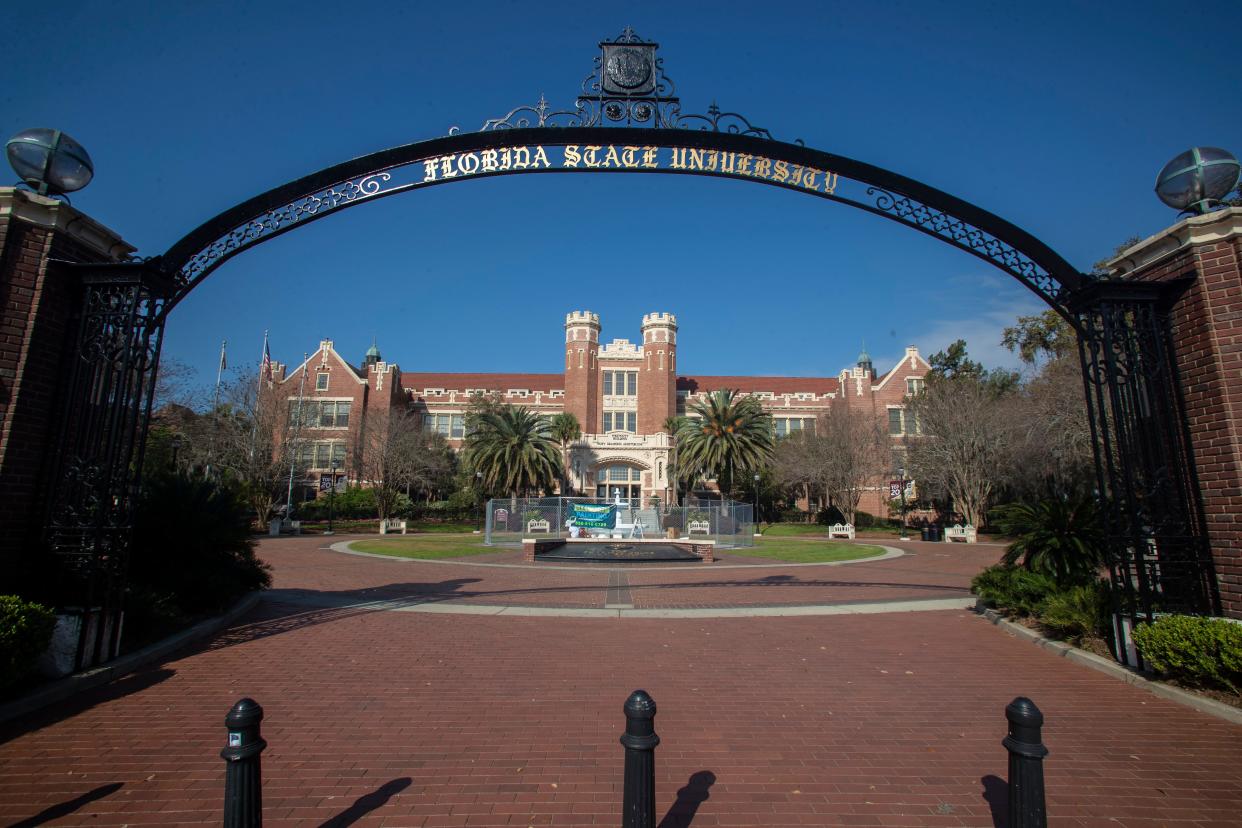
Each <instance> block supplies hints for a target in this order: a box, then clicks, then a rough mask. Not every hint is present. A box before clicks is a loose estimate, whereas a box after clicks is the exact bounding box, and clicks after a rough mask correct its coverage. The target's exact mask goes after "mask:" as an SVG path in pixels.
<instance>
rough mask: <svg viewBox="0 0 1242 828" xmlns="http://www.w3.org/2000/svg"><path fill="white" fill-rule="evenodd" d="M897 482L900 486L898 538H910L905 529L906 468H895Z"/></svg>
mask: <svg viewBox="0 0 1242 828" xmlns="http://www.w3.org/2000/svg"><path fill="white" fill-rule="evenodd" d="M897 477H898V483H899V485H900V486H901V534H900V536H899V539H900V540H910V533H909V532H908V531H907V530H906V470H905V469H904V468H900V469H897Z"/></svg>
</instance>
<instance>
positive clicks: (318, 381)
mask: <svg viewBox="0 0 1242 828" xmlns="http://www.w3.org/2000/svg"><path fill="white" fill-rule="evenodd" d="M328 376H329V375H328V374H316V375H315V390H316V391H327V390H328Z"/></svg>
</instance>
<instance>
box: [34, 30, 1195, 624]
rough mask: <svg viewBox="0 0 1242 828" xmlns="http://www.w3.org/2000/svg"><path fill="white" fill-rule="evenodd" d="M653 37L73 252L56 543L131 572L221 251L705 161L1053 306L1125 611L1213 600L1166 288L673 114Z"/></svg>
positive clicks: (873, 171) (975, 210)
mask: <svg viewBox="0 0 1242 828" xmlns="http://www.w3.org/2000/svg"><path fill="white" fill-rule="evenodd" d="M657 49H658V46H657V44H655V43H653V42H650V41H645V40H642V39H641V38H639V37H637V35H635V34H634V33H633V32H632V31H630V30H626V32H624V33H623V34H622V35H621V36H620V37H618V38H616V39H615V40H610V41H604V42H602V43H600V54H599V56H598V57H597V58H596V59H595V69H594V70H593V72H592V73H591V74H590V75H589V76H588V77H587V79H586V80H585V81H584V82H583V85H582V94H580V95H579V96H578V98H577V99H576V100H575V102H574V106H573V107H572V108H569V109H565V110H553V109H552V108H551V107H549V105H548V104H547V102H546V101H545V100H543V99H541V100H540V101H539V102H538V103H537V104H535V105H533V106H525V107H518V108H516V109H514V110H512V111H510V112H509V113H507V114H505V115H503V116H501V117H498V118H493V119H489V120H486V121H485V122H484V123H483V125H482V127H481V128H480V129H479V130H478V131H476V132H460V131H458V130H456V129H454V130H451V131H450V134H448V135H446V136H443V137H440V138H436V139H432V140H428V141H423V142H418V143H414V144H408V145H405V146H401V147H395V148H393V149H389V150H384V151H382V152H377V153H373V154H371V155H367V156H364V157H361V158H357V159H353V160H351V161H346V162H344V163H341V164H338V165H335V166H333V167H330V168H328V169H325V170H322V171H319V172H316V173H313V174H311V175H308V176H305V177H303V178H300V179H298V180H296V181H292V182H289V183H288V184H285V185H282V186H280V187H277V188H274V189H272V190H270V191H268V192H266V193H263V194H260V195H258V196H255V197H254V198H251V199H249V200H247V201H244V202H242V203H240V204H238V205H237V206H235V207H233V208H231V209H229V210H226V211H225V212H223V213H221V214H220V215H218V216H216V217H215V218H213V219H211V220H209V221H207V222H205V223H204V224H203V225H201V226H200V227H198V228H197V229H195V230H193V231H192V232H190V233H189V234H187V235H186V236H185V237H184V238H182V239H181V240H180V241H178V242H177V243H176V244H174V245H173V246H172V247H171V248H170V249H169V250H168V251H166V252H165V253H164V254H163V255H161V256H156V257H153V258H150V259H146V260H141V261H133V262H129V263H124V264H118V265H111V266H99V265H83V266H81V267H80V270H81V271H82V277H83V281H84V284H85V295H84V299H83V302H84V304H83V313H82V323H81V329H80V332H79V335H78V349H77V353H76V355H77V360H76V362H75V369H74V372H73V380H72V383H73V385H72V389H71V391H70V393H69V395H68V401H69V402H68V404H67V409H66V410H65V411H64V412H63V416H62V418H61V424H62V425H61V438H60V445H59V447H58V452H59V454H58V461H57V462H58V473H56V474H55V475H54V479H55V480H56V485H55V488H54V497H53V498H52V499H51V507H50V510H49V513H48V518H47V532H46V535H47V538H48V539H49V541H50V543H51V545H52V546H53V548H55V549H56V550H57V551H60V552H62V553H64V554H66V555H69V556H74V557H76V558H78V559H83V560H87V561H90V562H93V563H90V565H89V566H88V569H90V571H92V572H103V573H104V575H102V576H101V577H106V578H115V577H116V573H117V572H123V570H124V566H123V563H122V564H120V565H118V566H115V567H101V566H98V565H97V564H98V562H99V561H102V560H106V561H109V562H115V561H122V562H123V559H124V550H125V548H126V544H127V542H128V532H129V509H130V501H131V499H132V496H133V494H134V492H135V491H136V486H137V477H136V469H137V468H138V467H139V466H140V462H136V461H140V460H141V452H142V443H143V440H142V437H143V434H144V433H145V429H146V425H147V420H148V417H149V413H150V403H151V391H152V386H153V380H154V376H155V372H156V370H157V366H158V362H159V346H160V340H161V335H162V331H163V327H164V324H165V321H166V319H167V317H168V314H169V312H170V311H171V310H172V308H174V307H175V306H176V305H177V304H178V303H179V302H180V301H181V300H182V299H183V298H184V297H185V296H186V295H187V294H188V293H189V292H190V291H191V290H193V289H194V288H195V287H196V286H197V285H199V284H201V283H202V282H203V280H204V279H206V278H207V277H208V276H209V275H210V274H211V273H212V272H214V271H215V270H216V269H217V268H219V267H220V266H221V265H223V264H224V263H225V262H227V261H228V260H229V259H231V258H232V257H234V256H237V255H239V254H241V253H243V252H244V251H246V250H248V249H250V248H252V247H254V246H256V245H258V244H261V243H263V242H265V241H267V240H269V239H272V238H275V237H277V236H279V235H283V234H284V233H287V232H289V231H291V230H294V229H297V228H298V227H301V226H304V225H306V224H308V223H310V222H312V221H316V220H318V219H321V218H324V217H327V216H329V215H332V214H334V213H336V212H338V211H340V210H343V209H346V208H349V207H354V206H358V205H361V204H364V203H367V202H370V201H374V200H376V199H380V198H384V197H388V196H392V195H396V194H399V193H405V192H412V191H416V190H419V189H424V188H427V187H433V186H440V185H442V184H449V183H453V182H456V181H464V180H471V179H476V178H484V177H499V176H512V175H527V174H539V175H544V174H564V173H579V174H583V173H609V174H631V173H633V174H638V173H643V174H663V175H697V176H713V177H720V178H729V179H734V180H740V181H749V182H752V183H757V184H764V185H767V186H772V187H779V188H781V189H785V190H789V191H793V192H796V193H800V194H802V195H809V196H814V197H815V198H818V199H821V200H823V201H827V202H835V203H838V204H845V205H848V206H851V207H854V208H856V209H859V210H863V211H865V212H867V213H870V214H872V215H876V216H880V217H883V218H886V219H889V220H891V221H895V222H898V223H899V224H902V225H903V226H906V227H909V228H910V229H913V230H917V231H918V232H921V233H924V234H926V235H929V236H931V237H933V238H936V239H939V240H941V241H943V242H944V243H946V244H949V245H951V246H953V247H956V248H957V249H959V250H962V251H964V252H966V253H969V254H970V255H973V256H976V257H978V258H980V259H983V260H984V261H987V262H989V263H990V264H992V265H994V266H995V267H997V268H999V269H1000V270H1002V271H1004V272H1005V273H1007V274H1008V275H1009V276H1011V277H1012V278H1014V279H1016V280H1018V281H1019V282H1020V283H1021V284H1023V285H1024V286H1025V287H1027V288H1028V289H1029V290H1030V291H1032V292H1033V293H1034V294H1035V295H1037V296H1039V297H1040V299H1041V300H1043V301H1044V302H1045V303H1046V304H1048V305H1049V306H1050V307H1051V308H1053V309H1054V310H1056V311H1057V312H1058V313H1059V314H1061V315H1062V316H1063V317H1064V318H1065V319H1066V320H1068V322H1069V323H1070V324H1071V325H1072V326H1073V327H1074V329H1075V330H1076V331H1077V333H1078V336H1079V342H1080V353H1081V357H1082V361H1083V367H1084V377H1085V386H1086V387H1085V390H1086V393H1087V399H1088V405H1089V408H1090V412H1091V418H1092V422H1093V426H1094V436H1095V440H1096V458H1097V469H1098V488H1099V492H1100V496H1101V499H1102V503H1103V505H1104V507H1105V512H1106V515H1107V521H1108V526H1107V530H1108V538H1109V544H1110V549H1111V553H1112V561H1113V579H1114V582H1115V583H1116V585H1117V587H1118V590H1119V592H1120V594H1121V595H1123V596H1124V599H1125V601H1126V607H1125V611H1126V612H1127V613H1128V614H1130V615H1131V616H1135V617H1138V616H1142V615H1146V616H1150V615H1151V614H1152V612H1153V611H1154V607H1155V602H1156V600H1157V599H1158V600H1159V602H1160V604H1161V606H1162V608H1164V609H1174V608H1185V609H1188V610H1191V611H1196V612H1204V611H1211V610H1212V609H1214V608H1215V607H1216V606H1217V605H1218V597H1217V585H1216V581H1215V578H1214V576H1213V573H1212V566H1211V556H1210V553H1209V550H1208V547H1207V541H1206V535H1205V532H1204V529H1203V526H1204V520H1203V508H1202V504H1201V502H1200V498H1199V493H1198V483H1197V478H1196V474H1195V469H1194V466H1193V463H1192V462H1191V452H1190V451H1189V445H1188V436H1187V431H1186V428H1185V421H1184V418H1183V413H1182V403H1181V399H1180V384H1179V382H1178V380H1177V377H1176V368H1175V364H1174V362H1173V360H1172V358H1171V334H1170V329H1169V325H1168V318H1167V314H1168V301H1169V296H1170V293H1169V290H1170V288H1169V287H1168V286H1164V285H1160V284H1135V283H1128V282H1109V281H1100V280H1097V279H1094V278H1092V277H1090V276H1087V275H1085V274H1082V273H1079V272H1078V271H1077V270H1076V269H1075V268H1074V267H1072V266H1071V265H1070V264H1069V263H1068V262H1067V261H1066V260H1065V259H1064V258H1062V257H1061V256H1059V255H1058V254H1057V253H1056V252H1054V251H1053V250H1052V249H1051V248H1049V247H1048V246H1047V245H1045V244H1044V243H1043V242H1041V241H1039V240H1038V239H1036V238H1035V237H1033V236H1032V235H1030V234H1029V233H1027V232H1025V231H1024V230H1022V229H1021V228H1018V227H1016V226H1014V225H1013V224H1011V223H1009V222H1007V221H1005V220H1004V219H1002V218H1000V217H999V216H996V215H994V214H992V213H990V212H988V211H985V210H982V209H980V208H979V207H977V206H975V205H973V204H970V203H968V202H966V201H963V200H962V199H959V198H956V197H954V196H952V195H949V194H947V193H944V192H942V191H940V190H937V189H935V188H933V187H929V186H927V185H926V184H923V183H921V182H918V181H915V180H913V179H910V178H907V177H905V176H902V175H899V174H897V173H894V172H891V171H888V170H885V169H881V168H879V167H876V166H873V165H870V164H867V163H865V162H861V161H857V160H854V159H850V158H845V157H842V156H838V155H834V154H832V153H828V152H824V151H821V150H817V149H814V148H811V147H807V146H805V145H804V144H802V143H801V142H800V141H795V142H792V143H790V142H786V141H781V140H777V139H776V138H774V137H773V136H772V134H771V133H770V132H769V131H768V130H766V129H763V128H761V127H757V126H755V125H753V124H752V123H751V122H750V121H748V120H747V119H746V118H744V117H743V116H741V115H739V114H737V113H729V112H722V111H721V110H719V109H718V108H717V107H715V105H713V106H712V107H710V108H709V109H708V110H707V111H706V113H705V114H701V115H699V114H686V113H683V112H682V108H681V101H680V99H679V98H678V97H677V95H676V94H675V91H674V89H673V84H672V82H671V81H670V80H669V79H668V78H667V77H666V76H665V75H664V72H663V67H662V63H661V60H660V59H659V58H658V56H657ZM1172 289H1173V290H1176V286H1174V287H1173V288H1172ZM567 358H569V359H572V358H573V355H572V354H567ZM627 427H628V422H627ZM610 468H611V467H610ZM621 468H630V469H631V472H630V473H631V474H633V471H632V468H633V467H628V466H624V465H622V466H621ZM609 473H611V472H609ZM618 473H619V472H618ZM610 482H611V481H610ZM616 482H617V483H618V484H620V483H621V481H619V480H618V481H616ZM643 482H644V481H642V480H638V481H635V480H633V479H632V478H631V479H630V480H628V481H626V482H625V485H626V486H628V487H629V491H630V493H631V496H632V494H633V492H634V487H635V486H637V487H638V492H639V495H640V496H641V495H642V493H643V491H644V489H643V488H642V484H643ZM594 485H595V486H599V485H600V482H599V481H596V482H595V484H594Z"/></svg>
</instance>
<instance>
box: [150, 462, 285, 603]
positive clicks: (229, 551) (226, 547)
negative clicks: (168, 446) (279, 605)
mask: <svg viewBox="0 0 1242 828" xmlns="http://www.w3.org/2000/svg"><path fill="white" fill-rule="evenodd" d="M250 517H251V514H250V511H249V509H248V507H247V506H246V505H245V504H244V503H243V502H242V500H241V498H240V497H239V496H238V494H237V492H236V491H235V490H233V489H232V488H229V487H227V486H224V485H222V484H218V483H216V482H214V481H211V480H203V479H201V478H198V477H186V476H182V475H171V474H170V475H162V476H159V477H155V478H153V479H151V480H149V481H148V483H147V485H146V487H145V488H144V490H143V493H142V496H141V497H140V498H139V502H138V506H137V509H136V511H135V514H134V539H133V547H132V553H131V557H130V570H129V571H130V580H131V582H132V583H133V584H134V585H135V590H134V592H133V595H134V596H136V597H137V596H146V597H147V598H148V599H149V600H158V601H160V602H162V603H164V604H165V605H167V607H166V609H167V612H169V613H171V612H173V611H174V610H173V609H172V607H173V606H174V605H175V607H176V608H178V609H179V610H181V611H182V612H185V613H188V614H191V615H192V614H197V613H205V612H216V611H219V610H221V609H223V608H225V607H227V606H228V605H229V604H230V603H232V602H233V601H235V600H236V599H238V598H240V597H241V596H242V595H244V594H245V593H247V592H250V591H252V590H255V589H262V588H265V587H267V586H268V585H269V584H270V583H271V576H270V574H269V573H268V570H269V567H268V566H267V565H266V564H264V563H262V562H261V561H259V559H258V558H256V557H255V554H254V541H253V540H251V537H250ZM131 606H133V602H131Z"/></svg>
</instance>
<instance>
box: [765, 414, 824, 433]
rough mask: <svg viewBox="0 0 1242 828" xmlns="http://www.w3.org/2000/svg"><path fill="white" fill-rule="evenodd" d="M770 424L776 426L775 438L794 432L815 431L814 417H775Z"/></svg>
mask: <svg viewBox="0 0 1242 828" xmlns="http://www.w3.org/2000/svg"><path fill="white" fill-rule="evenodd" d="M772 423H773V425H775V426H776V436H777V437H786V436H788V435H790V434H793V433H794V432H795V431H810V432H812V433H814V431H815V418H814V417H775V418H773V420H772Z"/></svg>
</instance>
